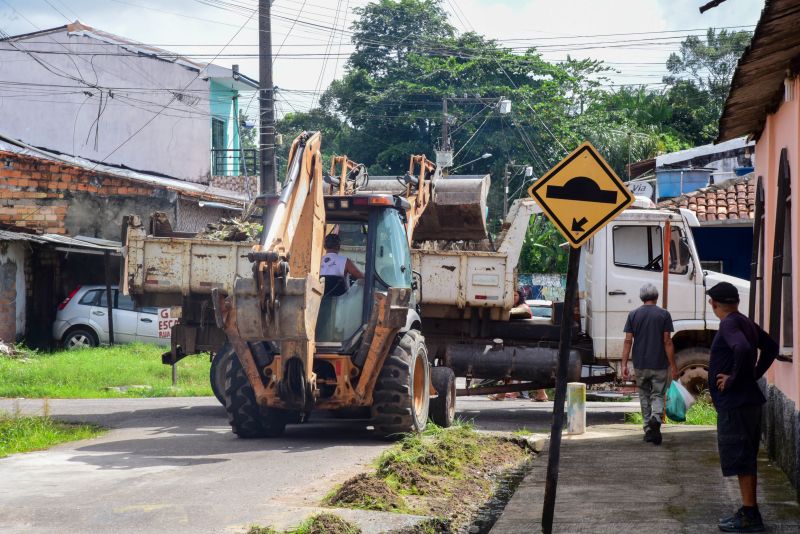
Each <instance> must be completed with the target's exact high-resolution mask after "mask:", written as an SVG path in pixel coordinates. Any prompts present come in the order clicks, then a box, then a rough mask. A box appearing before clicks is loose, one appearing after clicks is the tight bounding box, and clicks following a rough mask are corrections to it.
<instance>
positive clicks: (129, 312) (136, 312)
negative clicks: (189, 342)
mask: <svg viewBox="0 0 800 534" xmlns="http://www.w3.org/2000/svg"><path fill="white" fill-rule="evenodd" d="M111 294H112V299H113V301H114V307H113V323H114V343H132V342H134V341H138V342H142V343H155V344H159V345H169V342H170V329H171V327H172V324H173V323H174V322H175V321H174V320H172V319H170V318H169V317H168V316H166V317H165V316H164V315H165V314H164V310H160V309H159V308H138V309H137V308H136V306H134V303H133V300H132V299H131V297H130V296H128V295H123V294H122V293H120V292H119V290H118V288H117V287H116V286H112V288H111ZM107 302H108V301H107V299H106V287H105V286H83V287H80V286H79V287H78V288H76V289H75V290H74V291H72V293H70V294H69V296H68V297H67V298H65V299H64V301H63V302H61V304H59V305H58V312H57V313H56V320H55V322H54V323H53V339H56V340H57V341H58V342H60V343H61V344H62V345H63V346H64V348H66V349H76V348H84V347H96V346H98V345H107V344H108V307H107Z"/></svg>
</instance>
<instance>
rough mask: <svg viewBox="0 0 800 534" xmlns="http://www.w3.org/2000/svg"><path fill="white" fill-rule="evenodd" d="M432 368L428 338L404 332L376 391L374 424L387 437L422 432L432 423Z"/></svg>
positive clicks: (384, 369) (391, 352)
mask: <svg viewBox="0 0 800 534" xmlns="http://www.w3.org/2000/svg"><path fill="white" fill-rule="evenodd" d="M430 384H431V367H430V363H428V350H427V349H426V348H425V338H424V337H422V334H420V333H419V332H418V331H417V330H409V331H408V332H406V333H405V334H402V337H401V338H400V340H399V342H397V343H395V345H394V346H393V348H392V349H391V351H390V353H389V355H388V357H387V358H386V361H385V362H384V364H383V368H382V369H381V371H380V374H379V375H378V382H377V384H376V385H375V391H374V392H373V394H372V398H373V403H372V424H373V425H374V426H375V430H376V431H377V432H378V433H380V434H382V435H384V436H393V435H395V434H401V433H404V432H422V431H423V430H425V425H426V424H427V423H428V404H429V402H430Z"/></svg>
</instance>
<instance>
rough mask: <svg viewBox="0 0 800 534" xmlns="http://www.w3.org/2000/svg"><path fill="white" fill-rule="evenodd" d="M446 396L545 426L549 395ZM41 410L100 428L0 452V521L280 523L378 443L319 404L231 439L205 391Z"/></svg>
mask: <svg viewBox="0 0 800 534" xmlns="http://www.w3.org/2000/svg"><path fill="white" fill-rule="evenodd" d="M589 404H590V409H589V422H590V423H598V424H599V423H613V422H621V420H622V414H623V413H624V412H625V411H635V410H636V409H637V408H638V404H631V403H589ZM458 406H459V410H458V416H459V417H460V418H462V419H465V420H474V421H475V424H476V426H477V427H478V428H479V429H486V430H508V431H514V430H518V429H520V428H523V427H524V428H527V429H529V430H535V431H541V432H546V431H548V429H549V425H550V414H551V410H552V403H534V402H531V401H523V400H513V401H503V402H493V401H490V400H487V399H486V398H485V397H475V398H462V399H459V401H458ZM42 409H43V401H41V400H19V401H17V400H12V399H0V410H2V411H5V412H15V411H21V412H22V413H26V414H37V413H38V414H41V413H42ZM48 410H49V413H50V414H51V416H53V417H57V418H59V419H64V420H70V421H81V422H89V423H94V424H98V425H102V426H105V427H108V428H111V429H112V430H111V431H110V432H108V433H107V434H105V435H104V436H102V437H100V438H97V439H93V440H86V441H80V442H74V443H68V444H64V445H60V446H57V447H54V448H52V449H50V450H47V451H40V452H34V453H28V454H18V455H14V456H10V457H7V458H4V459H0V532H4V533H22V532H31V531H45V532H59V533H86V532H115V533H127V532H136V533H150V532H153V533H155V532H159V533H160V532H171V533H183V532H186V533H190V532H191V533H193V534H194V533H215V534H216V533H222V532H230V533H241V532H243V531H244V530H245V529H246V528H247V526H248V525H251V524H259V525H273V526H276V527H281V528H285V527H289V526H292V525H295V524H297V523H298V522H299V521H300V520H302V519H303V518H304V517H306V516H308V515H309V514H311V513H313V512H315V511H318V510H319V503H320V501H321V500H322V498H323V497H324V496H325V495H326V494H327V493H328V492H329V491H330V490H331V489H333V487H334V486H336V485H337V484H339V483H341V482H343V481H345V480H346V479H348V478H349V477H351V476H353V475H354V474H356V473H358V472H361V471H363V470H365V469H366V468H367V467H368V466H369V464H370V463H371V462H372V461H373V460H374V459H375V458H376V457H377V456H378V455H379V454H380V453H381V452H382V451H383V450H385V449H386V448H387V447H388V446H389V443H387V442H385V441H382V440H380V439H377V438H376V437H375V436H374V435H373V434H372V432H371V431H370V430H368V429H367V428H366V426H365V423H364V422H356V421H341V420H337V419H332V418H328V417H325V416H324V414H320V415H319V416H317V414H314V415H315V416H314V417H312V419H311V421H309V422H308V423H306V424H303V425H295V426H290V427H288V428H287V432H286V434H285V435H284V436H283V437H281V438H278V439H262V440H243V439H238V438H236V437H235V436H234V435H233V434H232V433H231V432H230V428H229V426H228V424H227V419H226V417H225V411H224V409H223V408H222V407H221V406H220V405H219V404H218V403H217V402H216V399H214V398H161V399H92V400H88V399H86V400H84V399H75V400H50V401H48ZM386 517H389V516H386ZM392 519H393V520H394V521H395V523H396V524H398V525H401V524H402V523H403V518H392ZM375 521H377V523H378V524H382V521H389V519H386V518H381V517H376V518H375ZM376 529H377V530H376V531H379V530H380V528H378V525H376Z"/></svg>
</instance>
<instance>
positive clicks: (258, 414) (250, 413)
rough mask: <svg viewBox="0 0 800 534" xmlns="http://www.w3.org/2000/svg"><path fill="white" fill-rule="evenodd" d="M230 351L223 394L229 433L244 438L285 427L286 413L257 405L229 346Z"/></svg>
mask: <svg viewBox="0 0 800 534" xmlns="http://www.w3.org/2000/svg"><path fill="white" fill-rule="evenodd" d="M230 354H231V356H230V362H231V363H230V365H229V366H228V374H227V376H226V379H225V397H224V398H225V409H226V410H227V411H228V422H229V423H230V425H231V429H232V430H233V433H234V434H236V435H237V436H239V437H240V438H244V439H250V438H274V437H277V436H280V435H281V434H283V431H284V429H285V428H286V422H287V421H286V414H284V413H283V412H282V411H281V410H275V409H270V408H262V407H261V406H259V405H258V403H257V402H256V396H255V393H254V392H253V388H252V386H251V385H250V382H248V380H247V375H246V374H245V372H244V369H243V368H242V364H241V362H240V361H239V357H238V356H236V353H235V352H234V351H233V350H232V349H231V351H230Z"/></svg>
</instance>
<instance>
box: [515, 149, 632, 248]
mask: <svg viewBox="0 0 800 534" xmlns="http://www.w3.org/2000/svg"><path fill="white" fill-rule="evenodd" d="M528 194H529V195H530V196H531V198H533V199H534V200H535V201H536V202H537V203H538V204H539V206H541V208H542V210H543V211H544V212H545V214H546V215H547V216H548V217H549V218H550V220H551V221H553V224H555V225H556V228H558V229H559V231H560V232H561V233H562V234H563V235H564V237H565V238H566V239H567V241H568V242H569V244H570V245H571V246H573V247H575V248H577V247H580V246H581V245H582V244H583V243H584V242H585V241H586V240H588V239H589V238H590V237H592V236H593V235H594V234H595V233H596V232H597V231H598V230H600V229H601V228H602V227H603V226H605V225H606V224H608V222H609V221H610V220H611V219H613V218H614V217H615V216H616V215H617V214H618V213H619V212H621V211H622V210H624V209H625V208H627V207H628V206H630V205H631V203H633V195H632V194H631V192H630V191H629V190H628V188H627V187H625V184H624V183H623V182H622V180H620V179H619V176H617V175H616V174H615V173H614V171H613V170H612V169H611V167H610V166H609V165H608V163H606V161H605V160H604V159H603V157H602V156H601V155H600V154H599V153H598V152H597V149H595V148H594V147H593V146H592V144H591V143H589V142H588V141H587V142H585V143H583V144H582V145H581V146H579V147H578V148H576V149H575V150H574V151H573V152H572V153H571V154H570V155H569V156H567V157H566V158H564V159H563V160H561V162H559V163H558V165H556V166H555V167H553V168H552V169H550V170H549V171H548V172H547V174H545V175H544V176H542V177H541V178H539V179H538V180H536V182H534V184H533V185H532V186H531V187H530V188H529V189H528Z"/></svg>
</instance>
